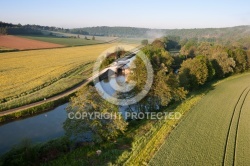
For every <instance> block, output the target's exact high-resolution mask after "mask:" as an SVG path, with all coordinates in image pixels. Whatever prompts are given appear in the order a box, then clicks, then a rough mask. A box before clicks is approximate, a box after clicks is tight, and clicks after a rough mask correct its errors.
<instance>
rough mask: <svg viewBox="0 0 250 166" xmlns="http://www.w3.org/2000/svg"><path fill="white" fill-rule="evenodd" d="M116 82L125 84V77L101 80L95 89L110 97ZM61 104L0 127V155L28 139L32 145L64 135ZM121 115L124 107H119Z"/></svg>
mask: <svg viewBox="0 0 250 166" xmlns="http://www.w3.org/2000/svg"><path fill="white" fill-rule="evenodd" d="M117 82H120V83H121V82H125V76H124V75H119V76H115V75H113V76H111V77H110V79H109V80H102V81H100V82H99V83H97V84H96V87H97V88H98V87H100V86H102V88H103V89H104V90H105V91H106V93H108V94H109V95H112V94H114V93H115V90H114V89H113V87H115V86H116V85H117ZM67 104H68V103H66V104H63V105H61V106H59V107H56V108H55V109H53V110H51V111H49V112H45V113H42V114H39V115H35V116H32V117H28V118H25V119H20V120H16V121H12V122H9V123H6V124H3V125H0V133H1V137H0V154H3V153H5V152H7V151H8V150H10V149H11V148H12V147H13V146H15V145H18V144H20V142H22V141H23V140H25V139H29V140H31V141H32V143H42V142H46V141H49V140H51V139H55V138H58V137H61V136H63V135H64V133H65V132H64V129H63V123H64V121H65V120H66V118H67V112H66V110H65V109H66V107H67ZM119 110H120V112H121V113H122V114H124V111H125V110H126V107H119Z"/></svg>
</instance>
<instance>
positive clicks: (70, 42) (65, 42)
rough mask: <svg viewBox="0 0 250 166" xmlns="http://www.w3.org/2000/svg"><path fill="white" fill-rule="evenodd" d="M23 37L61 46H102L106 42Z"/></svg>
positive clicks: (49, 37) (52, 37) (51, 37)
mask: <svg viewBox="0 0 250 166" xmlns="http://www.w3.org/2000/svg"><path fill="white" fill-rule="evenodd" d="M21 37H24V38H28V39H33V40H39V41H44V42H49V43H55V44H61V45H65V46H84V45H92V44H100V43H104V42H105V41H101V40H86V39H82V38H66V37H56V36H21Z"/></svg>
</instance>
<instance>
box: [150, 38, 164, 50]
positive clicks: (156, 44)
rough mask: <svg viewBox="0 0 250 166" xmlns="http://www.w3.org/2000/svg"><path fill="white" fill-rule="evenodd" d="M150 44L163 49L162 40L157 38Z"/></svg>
mask: <svg viewBox="0 0 250 166" xmlns="http://www.w3.org/2000/svg"><path fill="white" fill-rule="evenodd" d="M151 45H152V46H154V47H156V48H160V49H165V44H164V42H162V41H161V40H159V39H156V40H154V41H153V42H152V44H151Z"/></svg>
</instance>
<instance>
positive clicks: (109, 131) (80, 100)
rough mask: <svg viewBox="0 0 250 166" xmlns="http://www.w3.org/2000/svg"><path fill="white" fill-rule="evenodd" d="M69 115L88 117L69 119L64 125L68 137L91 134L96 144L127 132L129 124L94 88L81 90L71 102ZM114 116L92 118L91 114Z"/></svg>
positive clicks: (80, 136)
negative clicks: (109, 116)
mask: <svg viewBox="0 0 250 166" xmlns="http://www.w3.org/2000/svg"><path fill="white" fill-rule="evenodd" d="M67 111H68V113H69V114H72V115H73V114H74V115H76V114H78V115H87V116H84V119H77V118H73V119H72V118H71V119H70V118H68V119H67V120H66V121H65V123H64V129H65V131H66V135H67V136H69V137H70V138H75V139H77V138H84V137H89V134H91V136H92V139H93V141H94V142H102V141H107V140H112V139H115V138H116V137H117V136H118V135H119V134H120V133H123V132H124V131H125V130H126V127H127V123H126V122H125V121H124V119H123V118H122V117H121V115H120V113H119V112H118V107H117V106H114V105H112V104H110V103H108V102H107V101H106V100H104V99H103V98H102V97H101V96H100V95H99V94H98V92H97V90H96V89H95V88H94V87H93V86H88V87H85V88H83V89H82V90H80V91H79V92H78V93H77V94H76V96H75V97H73V98H72V99H71V100H70V103H69V106H68V107H67ZM97 113H98V114H99V115H100V114H101V115H112V117H111V118H100V116H99V117H94V116H92V117H91V116H90V115H91V114H92V115H94V114H97Z"/></svg>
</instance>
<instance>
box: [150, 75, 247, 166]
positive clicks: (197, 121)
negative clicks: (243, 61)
mask: <svg viewBox="0 0 250 166" xmlns="http://www.w3.org/2000/svg"><path fill="white" fill-rule="evenodd" d="M233 78H234V79H228V80H225V81H223V82H221V83H220V84H217V85H216V86H215V87H214V89H213V90H211V91H210V92H209V93H208V94H206V95H205V96H204V97H203V98H202V99H201V100H200V102H199V103H198V104H197V105H196V106H195V107H194V108H193V109H192V110H191V111H190V112H189V113H188V114H187V116H186V117H185V118H184V119H183V121H182V122H181V123H180V124H179V125H178V126H177V128H176V129H175V130H174V131H173V132H172V133H171V134H170V135H169V137H168V138H167V139H166V141H165V142H164V144H163V145H162V146H161V148H160V150H159V151H158V152H157V153H156V154H155V156H154V157H153V158H152V160H151V161H150V163H149V165H223V163H224V164H226V165H233V163H235V162H236V163H238V164H239V163H244V164H246V165H249V164H250V162H249V159H246V158H249V155H250V151H249V146H248V144H249V138H250V137H249V133H250V128H249V127H248V126H249V120H250V119H249V110H250V105H249V97H247V98H246V100H245V102H244V105H243V109H242V110H241V105H242V103H243V101H244V97H245V96H246V95H247V91H245V92H244V93H243V91H244V89H245V88H246V87H248V86H250V75H249V73H247V74H245V75H243V76H241V77H233ZM234 112H235V113H234ZM240 113H242V115H241V116H240V117H241V118H240V120H239V126H238V127H237V125H238V123H237V122H238V118H239V115H240ZM233 115H234V116H233ZM237 128H238V129H237ZM237 130H238V132H237ZM237 133H238V135H237V139H235V138H236V134H237ZM245 145H246V146H248V148H247V147H246V148H245V147H244V146H245ZM235 147H236V148H235ZM234 149H235V150H236V153H235V155H234ZM234 156H235V157H234Z"/></svg>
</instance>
